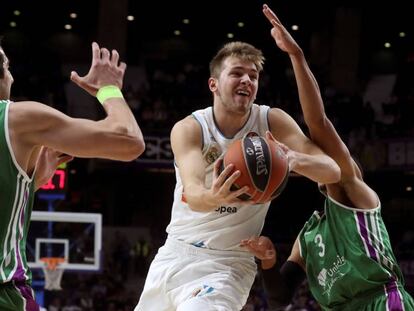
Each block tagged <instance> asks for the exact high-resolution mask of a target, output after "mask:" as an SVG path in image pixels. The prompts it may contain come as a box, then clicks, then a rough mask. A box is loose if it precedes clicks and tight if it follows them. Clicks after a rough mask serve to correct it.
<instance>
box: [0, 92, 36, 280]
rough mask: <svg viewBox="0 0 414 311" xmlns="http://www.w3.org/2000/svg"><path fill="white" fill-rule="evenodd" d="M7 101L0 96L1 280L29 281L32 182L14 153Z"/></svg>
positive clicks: (8, 102)
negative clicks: (28, 245) (28, 234)
mask: <svg viewBox="0 0 414 311" xmlns="http://www.w3.org/2000/svg"><path fill="white" fill-rule="evenodd" d="M10 105H11V102H10V101H4V100H0V247H1V248H0V284H2V283H6V282H10V281H29V282H30V281H31V273H30V271H29V267H28V265H27V261H26V239H27V232H28V229H29V222H30V214H31V211H32V205H33V197H34V185H33V182H32V179H31V178H29V176H27V174H26V173H25V172H24V171H23V169H22V168H21V167H20V166H19V164H18V163H17V161H16V158H15V156H14V153H13V150H12V147H11V142H10V135H9V128H8V111H9V106H10Z"/></svg>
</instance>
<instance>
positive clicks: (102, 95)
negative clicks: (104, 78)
mask: <svg viewBox="0 0 414 311" xmlns="http://www.w3.org/2000/svg"><path fill="white" fill-rule="evenodd" d="M96 98H97V99H98V101H99V102H100V103H101V104H103V103H104V102H105V101H106V100H107V99H110V98H124V96H123V95H122V92H121V90H120V89H119V87H117V86H116V85H105V86H103V87H101V88H100V89H99V90H98V92H97V93H96Z"/></svg>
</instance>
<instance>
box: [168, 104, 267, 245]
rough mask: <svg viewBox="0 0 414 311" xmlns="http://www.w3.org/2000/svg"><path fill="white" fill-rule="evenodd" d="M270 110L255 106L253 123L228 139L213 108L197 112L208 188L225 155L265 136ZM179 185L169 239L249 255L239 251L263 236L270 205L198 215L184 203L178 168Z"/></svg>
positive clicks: (175, 195)
mask: <svg viewBox="0 0 414 311" xmlns="http://www.w3.org/2000/svg"><path fill="white" fill-rule="evenodd" d="M268 112H269V107H268V106H258V105H256V104H254V105H253V106H252V109H251V113H250V116H249V119H248V120H247V122H246V124H245V125H244V126H243V127H242V129H241V130H240V131H239V132H238V133H237V134H236V135H235V136H234V137H233V138H226V137H224V135H223V134H222V133H221V132H220V131H219V129H218V128H217V126H216V124H215V121H214V116H213V108H212V107H208V108H206V109H203V110H197V111H195V112H193V114H192V116H193V117H194V118H195V119H196V120H197V121H198V123H199V124H200V126H201V128H202V135H203V147H202V148H203V157H204V163H205V167H206V181H205V185H206V187H207V188H210V187H211V182H212V178H213V168H214V164H213V163H214V161H215V160H216V159H217V158H219V157H220V156H221V155H222V154H224V153H225V152H226V150H227V148H228V146H229V145H230V144H231V143H232V142H233V141H235V140H237V139H241V138H243V136H244V135H246V134H248V133H250V132H255V133H257V134H259V135H261V136H264V135H265V134H266V131H267V130H269V125H268V118H267V115H268ZM175 175H176V179H177V183H176V186H175V190H174V202H173V207H172V214H171V222H170V224H169V225H168V227H167V233H168V236H169V237H172V238H174V239H176V240H180V241H183V242H185V243H189V244H193V245H195V246H199V247H204V248H209V249H217V250H238V251H245V249H243V248H241V247H239V244H240V241H241V240H242V239H247V238H250V237H251V236H253V235H257V236H258V235H260V233H261V231H262V229H263V225H264V220H265V217H266V214H267V211H268V209H269V205H270V203H266V204H256V205H252V206H244V207H240V206H222V207H220V208H218V209H216V210H213V211H211V212H207V213H206V212H204V213H202V212H195V211H193V210H191V208H190V207H189V206H188V204H187V203H185V202H183V200H182V195H183V184H182V182H181V177H180V169H179V167H177V166H175Z"/></svg>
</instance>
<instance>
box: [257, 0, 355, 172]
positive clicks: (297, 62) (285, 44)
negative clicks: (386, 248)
mask: <svg viewBox="0 0 414 311" xmlns="http://www.w3.org/2000/svg"><path fill="white" fill-rule="evenodd" d="M263 13H264V14H265V16H266V17H267V19H268V20H269V22H270V23H271V24H272V26H273V28H272V30H271V35H272V37H273V38H274V39H275V42H276V44H277V46H278V47H279V48H280V49H281V50H282V51H284V52H286V53H287V54H288V55H289V57H290V59H291V61H292V65H293V70H294V73H295V78H296V82H297V87H298V93H299V99H300V103H301V106H302V110H303V115H304V118H305V122H306V125H307V126H308V128H309V131H310V135H311V138H312V140H313V141H314V142H315V143H316V144H317V145H318V146H319V147H321V148H322V149H323V150H324V151H325V152H326V153H327V154H328V155H329V156H331V157H332V158H333V159H334V160H335V161H336V162H337V163H338V165H339V166H340V168H341V170H342V174H344V173H345V174H352V175H353V174H354V173H355V170H354V165H353V160H352V158H351V156H350V154H349V151H348V148H347V147H346V146H345V144H344V143H343V141H342V140H341V138H340V137H339V135H338V134H337V132H336V130H335V128H334V127H333V126H332V123H331V122H330V120H329V119H328V118H327V116H326V114H325V109H324V107H323V102H322V98H321V94H320V90H319V86H318V83H317V81H316V79H315V77H314V75H313V74H312V72H311V70H310V68H309V66H308V64H307V62H306V59H305V57H304V55H303V51H302V49H301V48H300V47H299V45H298V44H297V43H296V41H295V40H294V39H293V37H292V36H291V35H290V33H289V32H288V31H287V30H286V28H285V27H284V26H283V25H282V23H281V22H280V20H279V18H278V17H277V16H276V14H275V13H274V12H273V11H272V10H271V9H270V8H269V7H268V6H267V5H264V6H263Z"/></svg>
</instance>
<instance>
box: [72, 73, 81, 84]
mask: <svg viewBox="0 0 414 311" xmlns="http://www.w3.org/2000/svg"><path fill="white" fill-rule="evenodd" d="M70 79H71V80H72V81H73V82H75V83H76V84H79V83H80V80H81V78H80V77H79V75H78V73H77V72H76V71H72V72H71V73H70Z"/></svg>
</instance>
